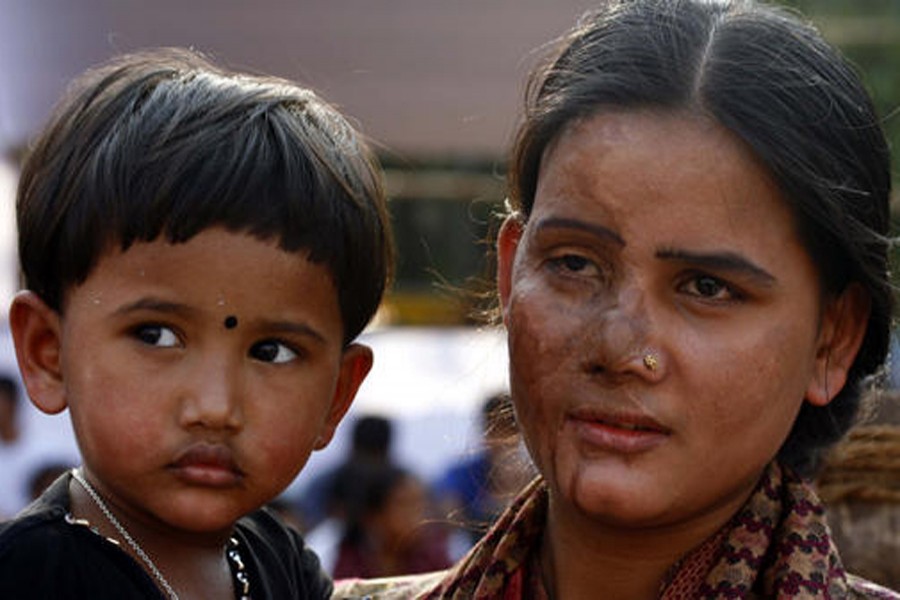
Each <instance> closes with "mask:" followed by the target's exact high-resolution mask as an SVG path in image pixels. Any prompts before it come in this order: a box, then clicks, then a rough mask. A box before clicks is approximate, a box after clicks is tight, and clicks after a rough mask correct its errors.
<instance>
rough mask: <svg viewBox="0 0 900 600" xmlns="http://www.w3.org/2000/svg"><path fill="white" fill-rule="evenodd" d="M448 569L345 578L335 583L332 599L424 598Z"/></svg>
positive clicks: (392, 599) (401, 599)
mask: <svg viewBox="0 0 900 600" xmlns="http://www.w3.org/2000/svg"><path fill="white" fill-rule="evenodd" d="M446 574H447V572H446V571H434V572H432V573H422V574H419V575H402V576H398V577H383V578H381V579H344V580H339V581H336V582H335V583H334V593H333V594H332V595H331V599H332V600H368V599H371V600H376V599H378V600H412V599H414V598H424V597H425V595H426V594H427V593H428V591H429V590H432V589H434V588H435V586H436V585H437V584H438V583H439V582H440V581H441V580H442V579H443V578H444V577H445V576H446Z"/></svg>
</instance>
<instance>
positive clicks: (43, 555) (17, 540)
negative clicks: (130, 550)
mask: <svg viewBox="0 0 900 600" xmlns="http://www.w3.org/2000/svg"><path fill="white" fill-rule="evenodd" d="M70 478H71V476H70V475H69V474H66V475H63V476H62V477H60V478H59V479H57V480H56V481H55V482H54V483H53V484H52V485H51V486H50V487H49V488H48V489H47V491H45V492H44V493H43V494H42V495H41V497H40V498H38V499H37V500H35V501H34V502H33V503H32V504H31V505H29V506H28V507H27V508H26V509H25V510H23V511H22V512H21V513H20V514H19V515H18V516H16V517H15V518H14V519H12V520H10V521H6V522H4V523H2V524H0V598H56V599H62V600H65V599H72V600H74V599H76V598H97V599H106V598H130V597H146V596H145V594H147V592H148V590H149V591H150V592H152V591H153V590H155V585H154V584H153V582H152V581H151V580H150V579H149V578H148V576H147V575H146V574H144V572H143V571H142V570H141V568H140V567H139V566H138V565H137V563H135V562H134V561H133V560H132V559H131V557H129V556H128V555H127V554H126V553H124V552H122V551H121V550H120V549H119V548H118V547H117V546H116V545H115V544H113V543H112V542H110V541H109V540H107V539H106V538H104V537H102V536H100V535H99V534H97V533H95V532H94V531H93V530H91V529H90V527H89V526H88V525H87V524H86V522H81V521H76V520H74V519H72V517H71V516H70V515H69V493H68V486H69V479H70Z"/></svg>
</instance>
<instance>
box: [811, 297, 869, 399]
mask: <svg viewBox="0 0 900 600" xmlns="http://www.w3.org/2000/svg"><path fill="white" fill-rule="evenodd" d="M870 312H871V299H870V297H869V294H868V292H867V291H866V290H865V289H864V288H863V287H862V285H860V284H859V283H851V284H850V285H848V286H847V288H846V289H845V290H844V291H843V292H841V293H840V294H839V295H838V296H837V297H835V298H831V299H830V300H828V302H827V304H826V306H825V310H824V311H823V315H822V324H821V327H820V329H819V341H818V344H819V345H818V350H817V352H816V358H815V367H814V369H813V374H812V378H811V379H810V382H809V387H808V388H807V391H806V399H807V401H808V402H809V403H810V404H813V405H815V406H825V405H826V404H828V403H829V402H831V401H832V400H833V399H834V397H835V396H837V395H838V393H839V392H840V391H841V390H842V389H843V388H844V385H845V384H846V383H847V374H848V373H849V372H850V367H851V366H852V365H853V361H854V360H856V355H857V353H858V352H859V349H860V347H861V346H862V342H863V338H865V335H866V327H867V324H868V322H869V313H870Z"/></svg>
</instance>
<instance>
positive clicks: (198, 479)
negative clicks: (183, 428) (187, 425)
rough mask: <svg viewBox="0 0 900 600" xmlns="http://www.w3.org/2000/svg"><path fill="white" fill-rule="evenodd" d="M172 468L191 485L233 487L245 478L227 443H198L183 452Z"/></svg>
mask: <svg viewBox="0 0 900 600" xmlns="http://www.w3.org/2000/svg"><path fill="white" fill-rule="evenodd" d="M170 468H171V469H172V470H173V471H174V472H175V475H176V476H177V477H178V478H179V479H181V480H182V481H184V482H185V483H188V484H191V485H200V486H207V487H231V486H234V485H237V484H238V483H239V482H240V480H241V479H242V478H243V475H244V474H243V473H242V472H241V470H240V469H239V468H238V466H237V463H236V462H235V460H234V453H233V452H232V451H231V449H230V448H228V447H227V446H225V445H222V444H209V443H205V442H203V443H198V444H194V445H192V446H189V447H188V448H187V449H185V450H184V451H183V452H181V453H180V454H179V455H178V457H177V458H176V459H175V461H173V462H172V464H171V465H170Z"/></svg>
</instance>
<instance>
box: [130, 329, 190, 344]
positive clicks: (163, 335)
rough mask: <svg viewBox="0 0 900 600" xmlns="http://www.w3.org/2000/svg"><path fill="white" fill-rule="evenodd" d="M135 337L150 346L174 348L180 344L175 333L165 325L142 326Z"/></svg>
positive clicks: (136, 331)
mask: <svg viewBox="0 0 900 600" xmlns="http://www.w3.org/2000/svg"><path fill="white" fill-rule="evenodd" d="M134 335H135V337H137V338H138V339H139V340H140V341H142V342H143V343H145V344H147V345H148V346H159V347H160V348H174V347H175V346H177V345H178V344H179V341H178V336H177V335H176V334H175V332H174V331H172V330H171V329H169V328H168V327H164V326H163V325H141V326H140V327H138V328H137V329H136V330H135V332H134Z"/></svg>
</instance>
